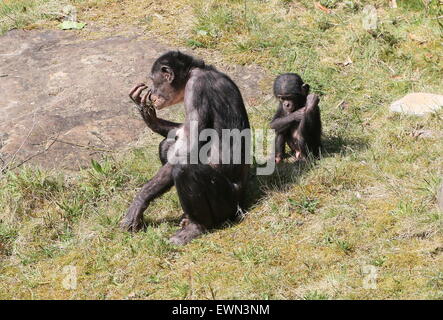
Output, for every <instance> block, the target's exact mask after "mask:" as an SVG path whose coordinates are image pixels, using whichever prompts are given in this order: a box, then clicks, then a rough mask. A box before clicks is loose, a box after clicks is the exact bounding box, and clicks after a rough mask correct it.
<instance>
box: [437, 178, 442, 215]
mask: <svg viewBox="0 0 443 320" xmlns="http://www.w3.org/2000/svg"><path fill="white" fill-rule="evenodd" d="M437 204H438V207H439V208H440V211H441V212H443V183H442V184H441V186H440V189H439V191H438V192H437Z"/></svg>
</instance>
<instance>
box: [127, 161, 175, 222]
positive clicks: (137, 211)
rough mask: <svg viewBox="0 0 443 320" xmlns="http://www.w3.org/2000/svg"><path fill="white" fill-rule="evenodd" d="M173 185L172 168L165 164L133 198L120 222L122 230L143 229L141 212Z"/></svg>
mask: <svg viewBox="0 0 443 320" xmlns="http://www.w3.org/2000/svg"><path fill="white" fill-rule="evenodd" d="M173 185H174V181H173V179H172V166H171V165H170V164H165V165H164V166H163V167H161V168H160V170H158V172H157V174H156V175H155V176H154V177H153V178H152V179H151V180H149V181H148V183H146V184H145V185H144V186H143V187H142V189H141V190H140V192H139V193H138V195H137V196H136V197H135V199H134V201H133V202H132V204H131V206H130V207H129V209H128V211H127V213H126V215H125V216H124V218H123V219H122V221H121V222H120V226H121V228H122V229H124V230H127V231H138V230H140V229H141V228H142V227H143V212H144V211H145V210H146V208H147V207H148V205H149V203H150V202H151V201H152V200H154V199H155V198H157V197H159V196H161V195H162V194H163V193H165V192H166V191H168V190H169V189H170V188H171V187H172V186H173Z"/></svg>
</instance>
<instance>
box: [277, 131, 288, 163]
mask: <svg viewBox="0 0 443 320" xmlns="http://www.w3.org/2000/svg"><path fill="white" fill-rule="evenodd" d="M285 144H286V137H285V136H284V135H283V134H281V133H277V135H276V136H275V163H280V162H281V161H282V160H283V157H284V156H285Z"/></svg>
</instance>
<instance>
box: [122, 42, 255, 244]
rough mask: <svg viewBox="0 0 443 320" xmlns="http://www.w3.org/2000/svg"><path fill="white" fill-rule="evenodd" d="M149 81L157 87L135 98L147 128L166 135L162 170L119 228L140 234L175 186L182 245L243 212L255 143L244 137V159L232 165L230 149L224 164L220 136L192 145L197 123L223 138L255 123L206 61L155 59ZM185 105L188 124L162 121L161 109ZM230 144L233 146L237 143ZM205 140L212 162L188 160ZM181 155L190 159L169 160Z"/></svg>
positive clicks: (176, 56) (176, 55)
mask: <svg viewBox="0 0 443 320" xmlns="http://www.w3.org/2000/svg"><path fill="white" fill-rule="evenodd" d="M150 78H151V80H152V83H153V85H152V87H151V89H150V90H147V89H148V86H146V85H145V84H139V85H137V86H135V87H134V88H133V89H132V90H131V92H130V94H129V96H130V97H131V99H132V100H133V101H134V102H135V103H136V105H137V106H138V109H139V110H140V113H141V115H142V117H143V119H144V121H145V122H146V124H147V125H148V127H149V128H150V129H151V130H153V131H154V132H156V133H158V134H160V135H162V136H163V137H165V138H166V139H164V140H163V141H162V142H161V143H160V146H159V156H160V160H161V162H162V164H163V166H162V167H161V169H160V170H159V171H158V172H157V174H156V175H155V176H154V177H153V178H152V179H151V180H149V181H148V182H147V183H146V184H145V185H144V186H143V187H142V188H141V191H140V192H139V194H138V195H137V196H136V198H135V200H134V201H133V203H132V204H131V206H130V208H129V209H128V211H127V213H126V215H125V217H124V218H123V220H122V221H121V227H122V228H123V229H125V230H128V231H138V230H139V229H141V228H142V227H143V212H144V211H145V210H146V208H147V207H148V205H149V203H150V202H151V201H152V200H154V199H155V198H157V197H159V196H160V195H162V194H163V193H165V192H166V191H168V190H169V189H170V188H171V187H172V186H173V185H175V187H176V189H177V193H178V197H179V199H180V203H181V206H182V208H183V211H184V214H183V218H182V221H181V224H180V225H181V229H180V230H179V231H178V232H177V233H176V234H175V235H174V236H173V237H172V238H170V241H171V242H172V243H174V244H179V245H183V244H186V243H188V242H189V241H191V240H192V239H194V238H196V237H198V236H199V235H201V234H202V233H204V232H205V231H207V230H210V229H212V228H214V227H217V226H220V225H221V224H222V223H223V222H225V221H226V220H228V219H230V218H233V217H234V216H235V215H236V213H237V212H239V210H240V209H241V207H242V203H243V200H244V195H245V188H246V182H247V181H246V180H247V177H248V172H249V165H248V164H247V163H249V161H248V160H249V159H248V157H249V150H248V148H249V147H248V146H249V141H246V140H247V139H248V138H249V139H250V136H249V135H247V137H248V138H247V139H242V140H241V142H240V145H239V146H240V147H239V149H237V151H238V152H240V153H241V161H240V162H239V163H238V161H237V162H236V163H234V162H235V161H234V162H233V161H232V160H233V157H234V156H235V154H234V153H235V152H228V153H227V154H228V157H229V159H228V160H229V161H226V160H227V159H225V158H223V161H222V159H221V158H222V154H223V153H224V154H226V152H225V151H226V150H224V151H222V150H221V149H222V146H223V148H224V147H226V145H225V144H223V143H222V142H221V141H217V142H219V143H215V142H216V141H213V140H215V139H214V137H210V138H208V139H207V141H203V142H202V141H197V144H196V145H195V144H194V145H191V144H192V143H193V142H192V141H193V139H192V137H191V133H192V131H193V129H192V126H195V125H196V124H197V125H196V129H197V131H198V133H201V132H202V131H203V130H204V129H213V130H212V132H216V133H217V134H218V137H222V129H238V130H240V131H242V130H244V129H249V120H248V115H247V113H246V109H245V106H244V104H243V99H242V96H241V94H240V91H239V89H238V87H237V86H236V85H235V83H234V82H233V81H232V80H231V79H230V78H229V77H228V76H227V75H225V74H223V73H221V72H219V71H217V69H215V68H214V67H213V66H210V65H206V64H205V63H204V62H203V61H202V60H199V59H196V58H194V57H192V56H189V55H186V54H184V53H181V52H179V51H170V52H167V53H165V54H163V55H162V56H161V57H159V58H158V59H157V60H156V61H155V62H154V64H153V66H152V69H151V75H150ZM145 90H147V91H146V92H144V91H145ZM180 102H184V107H185V112H186V116H185V122H184V123H183V124H180V123H174V122H171V121H167V120H164V119H160V118H158V117H157V115H156V111H155V109H157V110H160V109H163V108H165V107H168V106H171V105H174V104H177V103H180ZM171 137H172V139H171ZM197 140H200V139H197ZM229 141H230V142H229V145H230V147H232V144H233V143H232V139H229ZM207 143H209V144H211V146H210V148H209V152H208V158H207V159H209V161H206V162H205V161H201V159H200V158H199V159H198V160H197V161H196V162H192V161H191V162H189V159H190V153H191V152H195V151H196V150H197V152H198V151H199V149H201V148H202V147H203V146H204V144H207ZM237 147H238V145H237ZM183 152H185V159H186V160H187V161H170V157H169V155H171V154H172V155H174V154H178V153H180V154H183ZM181 159H182V160H183V158H181Z"/></svg>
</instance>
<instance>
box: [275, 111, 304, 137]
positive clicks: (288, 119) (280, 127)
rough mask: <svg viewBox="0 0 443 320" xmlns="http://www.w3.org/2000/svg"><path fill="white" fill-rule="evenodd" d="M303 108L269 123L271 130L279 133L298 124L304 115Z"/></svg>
mask: <svg viewBox="0 0 443 320" xmlns="http://www.w3.org/2000/svg"><path fill="white" fill-rule="evenodd" d="M305 110H306V109H305V107H303V108H301V109H298V110H297V111H294V112H292V113H290V114H288V115H287V116H283V117H276V118H274V119H273V120H272V121H271V129H274V130H275V131H277V133H281V132H283V131H285V130H287V129H289V128H290V127H291V126H292V125H293V124H294V123H298V122H300V121H301V120H302V119H303V117H304V114H305Z"/></svg>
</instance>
